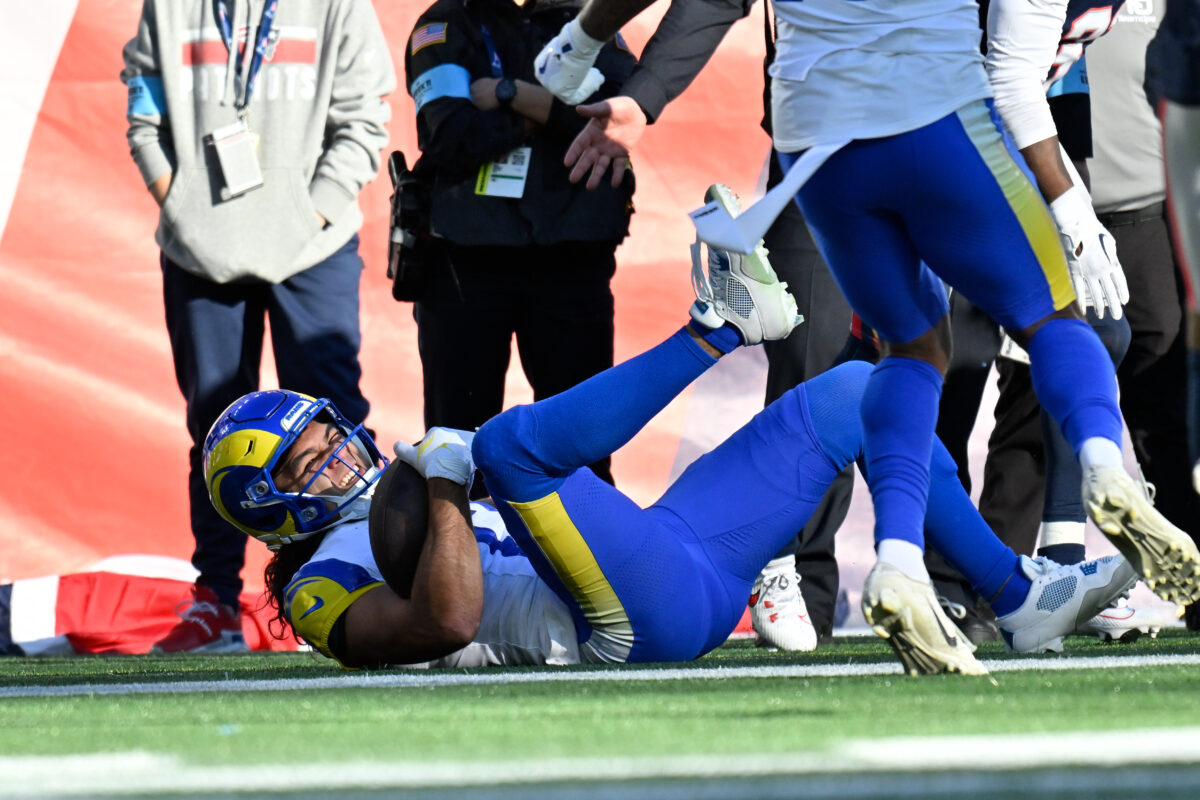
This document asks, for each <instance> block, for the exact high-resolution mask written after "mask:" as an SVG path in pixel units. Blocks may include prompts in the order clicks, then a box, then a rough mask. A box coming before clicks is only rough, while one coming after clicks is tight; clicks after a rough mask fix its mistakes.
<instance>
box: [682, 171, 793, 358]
mask: <svg viewBox="0 0 1200 800" xmlns="http://www.w3.org/2000/svg"><path fill="white" fill-rule="evenodd" d="M704 199H705V202H713V201H716V202H717V203H720V204H721V206H723V207H724V208H725V210H726V211H728V212H729V215H730V216H731V217H736V216H737V215H738V214H740V213H741V206H740V205H739V204H738V201H737V198H736V197H735V196H734V194H733V192H732V191H731V190H730V189H729V187H728V186H724V185H722V184H719V183H714V184H713V185H712V186H710V187H708V191H707V192H705V194H704ZM692 287H693V288H694V289H695V291H696V302H695V303H693V304H692V308H691V315H692V318H693V319H695V320H696V321H697V322H699V323H700V324H701V325H704V326H706V327H708V328H719V327H720V326H721V325H723V324H725V323H728V324H730V325H732V326H733V327H734V328H736V329H737V331H738V333H739V334H741V338H742V344H745V345H753V344H758V343H759V342H762V341H774V340H776V339H784V338H786V337H787V335H788V334H789V333H791V332H792V329H793V328H795V327H796V326H797V325H799V324H800V323H801V322H803V321H804V317H803V316H801V315H800V314H799V313H798V311H797V308H796V298H794V297H793V296H792V294H791V292H789V291H788V290H787V284H786V283H781V282H780V281H779V278H778V276H776V275H775V270H774V269H773V268H772V267H771V262H770V261H768V260H767V248H766V247H764V246H763V243H762V241H761V240H760V241H759V243H758V247H756V248H754V251H753V252H751V253H748V254H745V255H743V254H742V253H732V252H728V251H725V250H716V249H713V248H712V247H710V248H709V249H708V275H707V276H706V275H705V270H704V267H703V265H702V264H701V259H700V241H699V240H697V241H696V243H695V244H693V245H692Z"/></svg>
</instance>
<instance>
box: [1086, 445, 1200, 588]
mask: <svg viewBox="0 0 1200 800" xmlns="http://www.w3.org/2000/svg"><path fill="white" fill-rule="evenodd" d="M1083 504H1084V507H1085V508H1086V509H1087V512H1088V516H1089V517H1091V518H1092V521H1093V522H1095V523H1096V527H1098V528H1099V529H1100V531H1101V532H1102V533H1103V534H1104V535H1105V536H1107V537H1108V538H1109V539H1110V540H1112V543H1113V544H1114V545H1116V547H1117V549H1118V550H1119V551H1121V554H1122V555H1123V556H1125V558H1127V559H1129V563H1130V564H1132V565H1133V568H1134V569H1135V570H1136V571H1137V573H1138V575H1140V576H1141V577H1142V578H1143V579H1144V580H1145V582H1146V585H1147V586H1149V587H1150V589H1151V591H1153V592H1154V593H1155V594H1157V595H1158V596H1159V597H1161V598H1163V599H1164V600H1168V601H1170V602H1172V603H1178V604H1180V605H1187V604H1189V603H1194V602H1196V601H1197V600H1200V551H1197V550H1196V543H1195V542H1193V541H1192V539H1191V537H1190V536H1188V535H1187V534H1186V533H1184V532H1183V531H1181V530H1180V529H1179V528H1176V527H1175V526H1174V525H1172V524H1171V522H1170V521H1169V520H1168V519H1167V518H1166V517H1164V516H1163V515H1162V514H1161V513H1160V512H1159V511H1158V509H1156V508H1155V507H1154V504H1153V503H1152V502H1151V500H1150V497H1149V496H1148V495H1147V493H1146V492H1145V491H1143V490H1142V489H1141V488H1139V486H1138V484H1137V483H1136V482H1135V481H1134V479H1133V478H1132V477H1130V475H1129V474H1128V473H1126V472H1125V470H1122V469H1116V468H1114V467H1105V466H1094V467H1091V468H1089V469H1088V470H1087V471H1086V472H1085V473H1084V476H1083Z"/></svg>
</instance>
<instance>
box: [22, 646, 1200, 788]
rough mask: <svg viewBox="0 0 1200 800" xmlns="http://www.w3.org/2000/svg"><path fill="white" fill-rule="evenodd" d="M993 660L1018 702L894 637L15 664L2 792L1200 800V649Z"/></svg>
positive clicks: (994, 651)
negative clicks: (510, 658) (349, 657)
mask: <svg viewBox="0 0 1200 800" xmlns="http://www.w3.org/2000/svg"><path fill="white" fill-rule="evenodd" d="M980 655H981V657H982V658H983V659H984V660H985V662H986V663H987V664H988V666H989V668H991V669H992V671H993V675H994V677H995V680H996V683H997V684H998V686H993V685H992V684H991V683H989V682H988V681H987V680H986V679H975V678H963V677H959V676H940V677H925V678H910V677H907V676H904V675H901V674H899V666H898V663H897V662H895V661H894V659H893V657H892V654H891V651H890V650H888V649H887V646H886V645H885V644H884V643H883V642H882V641H881V640H877V639H875V638H874V637H867V638H851V639H844V640H839V641H838V642H836V643H835V644H834V645H832V646H829V647H824V648H822V649H821V650H820V651H818V652H817V653H815V654H805V655H790V654H781V653H771V652H766V651H762V650H756V649H755V648H753V647H750V646H749V645H748V644H747V643H746V642H744V641H742V642H731V643H730V644H728V645H726V646H725V647H723V648H721V649H719V650H718V651H716V652H714V653H712V654H711V655H709V656H708V657H706V658H704V659H702V660H700V661H698V662H695V663H694V664H686V665H647V666H636V667H614V668H607V669H603V668H595V667H576V668H567V669H564V668H538V669H507V670H499V669H493V670H473V671H466V670H441V671H407V670H389V671H378V672H371V673H365V672H360V673H344V672H342V671H340V670H336V669H333V668H331V667H330V666H329V662H326V661H325V660H324V659H319V658H318V657H315V656H312V655H310V654H253V655H245V656H209V657H200V656H174V657H166V656H124V657H90V658H75V659H5V660H0V796H43V797H44V796H105V795H122V794H137V793H145V794H147V795H153V796H163V795H169V794H178V795H181V796H221V797H225V796H231V795H235V794H238V793H241V792H250V793H254V794H264V793H265V794H296V793H300V794H305V793H307V796H314V797H320V796H358V795H362V796H368V795H369V796H377V795H378V796H384V795H387V796H396V795H397V793H400V795H401V796H414V797H417V796H419V797H426V796H428V797H472V798H474V797H481V798H482V797H556V798H557V797H589V798H590V797H620V798H629V797H643V796H646V797H649V796H653V797H681V798H682V797H826V796H828V797H884V796H905V797H965V796H974V797H993V796H994V797H1012V796H1016V795H1025V796H1030V797H1043V796H1044V797H1049V796H1078V797H1110V796H1111V797H1154V798H1161V797H1174V796H1178V797H1188V798H1196V797H1200V637H1196V636H1187V635H1186V634H1184V632H1183V631H1182V630H1179V629H1172V630H1167V631H1164V632H1163V633H1162V634H1161V635H1160V637H1159V639H1157V640H1149V639H1146V638H1143V640H1141V641H1139V642H1138V643H1136V644H1132V645H1101V644H1098V643H1096V642H1095V640H1089V639H1081V638H1075V639H1071V640H1068V649H1067V653H1066V654H1065V655H1064V656H1061V657H1057V656H1047V657H1040V658H1036V659H1030V658H1014V657H1010V656H1007V655H1006V654H1005V653H1004V652H1003V649H1002V648H1001V647H1000V646H999V645H995V644H992V645H985V646H983V647H981V649H980ZM854 673H857V674H854ZM864 673H865V674H864ZM1146 792H1150V793H1146Z"/></svg>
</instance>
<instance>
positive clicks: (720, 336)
mask: <svg viewBox="0 0 1200 800" xmlns="http://www.w3.org/2000/svg"><path fill="white" fill-rule="evenodd" d="M687 327H688V328H689V329H690V330H693V331H695V332H696V334H697V335H698V336H699V337H700V338H701V339H703V340H704V341H706V342H708V343H709V344H711V345H712V346H713V347H715V348H717V349H718V350H720V351H721V352H722V353H726V354H728V353H732V352H733V351H734V350H736V349H737V348H738V347H740V346H741V344H742V335H741V334H740V333H738V332H737V328H735V327H733V326H732V325H728V324H724V325H721V327H719V328H710V327H708V326H706V325H704V324H703V323H701V322H698V321H696V320H694V319H693V320H692V321H691V322H689V323H688V324H687Z"/></svg>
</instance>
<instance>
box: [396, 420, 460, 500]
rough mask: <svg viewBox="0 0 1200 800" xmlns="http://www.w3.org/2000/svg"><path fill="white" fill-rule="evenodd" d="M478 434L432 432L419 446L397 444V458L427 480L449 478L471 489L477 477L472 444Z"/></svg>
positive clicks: (405, 443)
mask: <svg viewBox="0 0 1200 800" xmlns="http://www.w3.org/2000/svg"><path fill="white" fill-rule="evenodd" d="M474 438H475V434H474V433H472V432H471V431H460V430H455V429H454V428H430V429H429V432H428V433H426V434H425V438H424V439H422V440H421V441H419V442H417V443H416V444H415V445H412V444H408V443H407V442H396V443H395V444H394V445H392V451H393V452H394V453H395V454H396V458H398V459H400V460H401V461H403V462H404V463H406V464H408V465H410V466H411V467H413V468H414V469H415V470H416V471H417V472H419V473H421V475H422V477H425V478H445V479H446V480H448V481H453V482H454V483H457V484H458V485H460V486H470V484H471V479H472V478H473V477H474V475H475V460H474V459H473V458H472V457H471V440H472V439H474Z"/></svg>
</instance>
